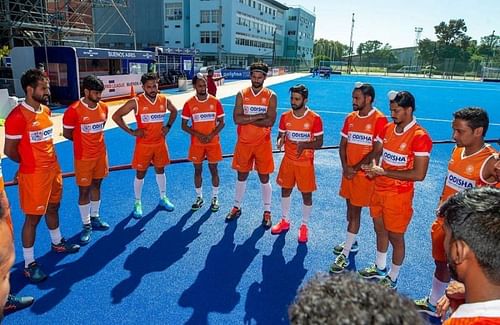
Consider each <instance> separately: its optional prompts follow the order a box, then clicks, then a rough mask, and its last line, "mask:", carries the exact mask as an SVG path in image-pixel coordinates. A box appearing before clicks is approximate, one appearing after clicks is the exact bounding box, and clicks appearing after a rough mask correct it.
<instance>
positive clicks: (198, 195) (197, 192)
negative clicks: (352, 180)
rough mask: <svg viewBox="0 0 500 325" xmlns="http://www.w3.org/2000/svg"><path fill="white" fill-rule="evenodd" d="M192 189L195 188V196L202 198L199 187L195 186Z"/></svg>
mask: <svg viewBox="0 0 500 325" xmlns="http://www.w3.org/2000/svg"><path fill="white" fill-rule="evenodd" d="M194 190H195V192H196V196H197V197H201V198H203V192H202V189H201V187H195V188H194Z"/></svg>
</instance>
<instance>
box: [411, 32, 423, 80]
mask: <svg viewBox="0 0 500 325" xmlns="http://www.w3.org/2000/svg"><path fill="white" fill-rule="evenodd" d="M423 30H424V29H423V28H422V27H415V45H416V46H417V48H416V49H415V54H414V56H413V62H415V65H416V66H418V64H417V54H418V43H419V42H420V36H421V35H422V31H423ZM415 71H416V69H415Z"/></svg>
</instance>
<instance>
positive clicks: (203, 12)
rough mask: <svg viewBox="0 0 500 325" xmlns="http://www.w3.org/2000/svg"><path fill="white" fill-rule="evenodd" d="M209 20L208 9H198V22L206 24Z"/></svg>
mask: <svg viewBox="0 0 500 325" xmlns="http://www.w3.org/2000/svg"><path fill="white" fill-rule="evenodd" d="M209 22H210V10H201V11H200V24H206V23H209Z"/></svg>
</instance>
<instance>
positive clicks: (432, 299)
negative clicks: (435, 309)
mask: <svg viewBox="0 0 500 325" xmlns="http://www.w3.org/2000/svg"><path fill="white" fill-rule="evenodd" d="M448 284H449V282H441V281H439V280H438V279H437V278H436V276H434V277H432V289H431V293H430V294H429V303H430V304H431V305H433V306H436V305H437V302H438V300H439V299H440V298H441V297H442V296H444V294H445V291H446V288H447V287H448Z"/></svg>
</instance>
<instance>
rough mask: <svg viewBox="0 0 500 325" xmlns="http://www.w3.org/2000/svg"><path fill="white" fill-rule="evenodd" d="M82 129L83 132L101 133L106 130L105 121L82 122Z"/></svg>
mask: <svg viewBox="0 0 500 325" xmlns="http://www.w3.org/2000/svg"><path fill="white" fill-rule="evenodd" d="M80 129H81V131H82V133H100V132H102V131H104V122H96V123H88V124H82V125H81V128H80Z"/></svg>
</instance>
